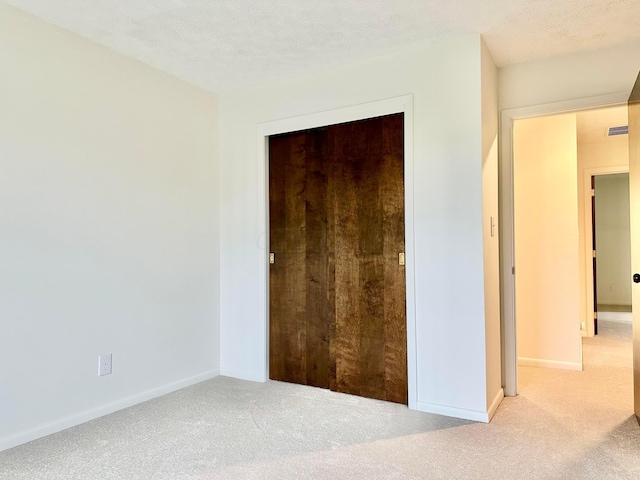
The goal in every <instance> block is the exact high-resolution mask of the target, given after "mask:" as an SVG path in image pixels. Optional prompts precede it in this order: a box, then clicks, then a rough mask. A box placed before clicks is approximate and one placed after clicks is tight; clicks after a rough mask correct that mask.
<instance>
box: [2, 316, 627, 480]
mask: <svg viewBox="0 0 640 480" xmlns="http://www.w3.org/2000/svg"><path fill="white" fill-rule="evenodd" d="M584 364H585V370H584V371H583V372H575V371H563V370H551V369H543V368H534V367H521V368H520V370H519V373H520V395H519V396H518V397H515V398H506V399H505V400H504V401H503V403H502V404H501V406H500V407H499V409H498V412H497V413H496V415H495V417H494V419H493V421H492V422H491V423H490V424H488V425H486V424H480V423H473V422H468V421H464V420H457V419H452V418H447V417H442V416H438V415H430V414H424V413H419V412H414V411H409V410H407V409H406V407H404V406H402V405H395V404H390V403H385V402H379V401H375V400H369V399H363V398H359V397H353V396H349V395H341V394H336V393H333V392H329V391H326V390H320V389H316V388H310V387H302V386H298V385H291V384H285V383H279V382H267V383H264V384H260V383H252V382H245V381H241V380H234V379H230V378H226V377H218V378H215V379H213V380H210V381H207V382H203V383H200V384H198V385H194V386H193V387H190V388H187V389H184V390H181V391H179V392H175V393H173V394H170V395H166V396H164V397H160V398H158V399H155V400H152V401H150V402H146V403H144V404H141V405H137V406H135V407H132V408H128V409H126V410H123V411H120V412H117V413H114V414H112V415H109V416H106V417H102V418H100V419H97V420H94V421H92V422H89V423H86V424H83V425H80V426H78V427H75V428H71V429H69V430H66V431H64V432H60V433H58V434H55V435H51V436H49V437H46V438H43V439H40V440H37V441H34V442H31V443H29V444H27V445H23V446H20V447H17V448H14V449H11V450H8V451H5V452H2V453H0V479H3V480H4V479H7V480H9V479H11V480H18V479H29V480H35V479H47V480H52V479H81V480H93V479H101V480H103V479H397V480H404V479H491V480H495V479H509V480H511V479H517V478H521V479H545V480H548V479H554V480H555V479H598V480H602V479H638V478H640V427H638V423H637V421H636V419H635V417H634V415H633V413H632V374H631V343H630V325H626V324H619V323H618V324H615V323H611V322H602V325H601V334H600V335H598V336H597V337H595V338H588V339H584Z"/></svg>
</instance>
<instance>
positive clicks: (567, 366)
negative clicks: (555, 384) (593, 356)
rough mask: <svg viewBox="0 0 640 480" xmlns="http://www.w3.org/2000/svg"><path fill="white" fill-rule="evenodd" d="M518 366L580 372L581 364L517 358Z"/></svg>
mask: <svg viewBox="0 0 640 480" xmlns="http://www.w3.org/2000/svg"><path fill="white" fill-rule="evenodd" d="M518 365H519V366H521V367H542V368H556V369H558V370H579V371H582V364H581V363H579V362H560V361H558V360H543V359H540V358H527V357H518Z"/></svg>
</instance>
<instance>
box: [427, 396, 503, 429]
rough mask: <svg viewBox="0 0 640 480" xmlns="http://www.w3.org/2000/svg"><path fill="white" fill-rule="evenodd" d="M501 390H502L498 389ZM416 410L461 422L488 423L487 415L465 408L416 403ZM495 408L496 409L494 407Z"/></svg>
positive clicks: (486, 413)
mask: <svg viewBox="0 0 640 480" xmlns="http://www.w3.org/2000/svg"><path fill="white" fill-rule="evenodd" d="M500 390H502V389H500ZM416 406H417V410H418V411H420V412H425V413H435V414H436V415H444V416H445V417H453V418H461V419H463V420H473V421H474V422H482V423H489V413H488V412H482V411H479V410H467V409H466V408H456V407H449V406H446V405H439V404H437V403H429V402H421V401H420V400H418V402H417V405H416ZM496 408H497V407H496Z"/></svg>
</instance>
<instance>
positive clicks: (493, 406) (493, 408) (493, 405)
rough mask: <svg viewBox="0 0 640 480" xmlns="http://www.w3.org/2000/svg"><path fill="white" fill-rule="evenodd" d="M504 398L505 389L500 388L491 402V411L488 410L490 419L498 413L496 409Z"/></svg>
mask: <svg viewBox="0 0 640 480" xmlns="http://www.w3.org/2000/svg"><path fill="white" fill-rule="evenodd" d="M503 399H504V390H503V389H502V388H500V390H498V393H496V396H495V397H494V399H493V402H491V405H489V411H488V412H487V416H488V417H489V421H491V419H492V418H493V416H494V415H495V414H496V410H498V407H499V406H500V403H501V402H502V400H503Z"/></svg>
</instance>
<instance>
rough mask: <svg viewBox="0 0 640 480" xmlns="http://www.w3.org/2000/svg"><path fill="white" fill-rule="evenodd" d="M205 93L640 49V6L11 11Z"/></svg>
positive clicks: (73, 0) (537, 0)
mask: <svg viewBox="0 0 640 480" xmlns="http://www.w3.org/2000/svg"><path fill="white" fill-rule="evenodd" d="M4 1H5V3H8V4H10V5H13V6H15V7H18V8H20V9H22V10H23V11H26V12H28V13H31V14H33V15H35V16H37V17H39V18H42V19H44V20H46V21H48V22H50V23H53V24H55V25H58V26H60V27H63V28H65V29H68V30H71V31H72V32H75V33H77V34H80V35H82V36H84V37H87V38H89V39H92V40H94V41H96V42H98V43H101V44H103V45H105V46H107V47H109V48H112V49H113V50H116V51H118V52H121V53H123V54H125V55H128V56H130V57H133V58H136V59H138V60H141V61H143V62H145V63H147V64H149V65H152V66H154V67H156V68H159V69H161V70H164V71H167V72H169V73H172V74H174V75H176V76H178V77H180V78H182V79H184V80H187V81H189V82H192V83H195V84H197V85H200V86H202V87H205V88H208V89H210V90H218V89H220V88H225V87H229V86H234V85H245V84H253V83H259V82H264V81H269V80H276V79H282V78H287V77H292V76H296V75H300V74H304V73H309V72H312V71H317V70H319V69H322V68H327V67H332V66H337V65H340V64H344V63H348V62H350V61H354V60H356V59H359V58H363V57H371V56H375V55H379V54H381V53H384V52H388V51H392V50H396V49H401V48H404V47H407V46H410V45H414V44H424V43H429V42H436V41H438V40H440V39H442V38H448V37H453V36H458V35H461V34H466V33H482V34H483V35H484V38H485V41H486V43H487V45H488V47H489V49H490V50H491V52H492V54H493V56H494V58H495V60H496V63H497V64H498V65H499V66H502V65H506V64H510V63H518V62H523V61H526V60H531V59H535V58H541V57H547V56H551V55H556V54H562V53H569V52H574V51H580V50H590V49H594V48H599V47H604V46H612V45H616V44H620V43H624V42H627V41H630V40H632V39H635V38H640V1H639V0H255V1H250V0H209V1H206V0H55V1H51V0H4Z"/></svg>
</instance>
